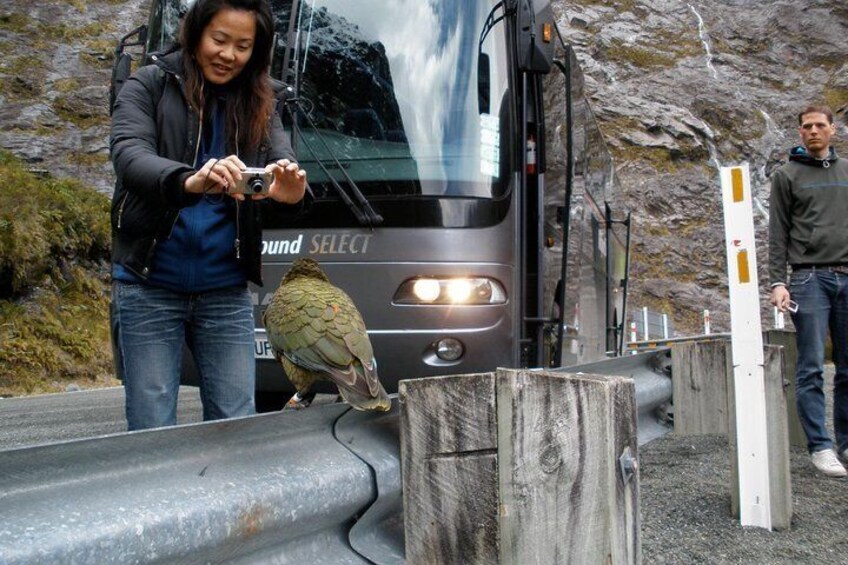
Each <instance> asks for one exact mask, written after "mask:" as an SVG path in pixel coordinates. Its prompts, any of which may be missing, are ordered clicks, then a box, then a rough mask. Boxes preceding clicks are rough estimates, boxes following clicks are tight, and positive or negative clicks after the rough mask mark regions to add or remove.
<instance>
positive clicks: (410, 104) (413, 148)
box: [279, 0, 512, 225]
mask: <svg viewBox="0 0 848 565" xmlns="http://www.w3.org/2000/svg"><path fill="white" fill-rule="evenodd" d="M493 4H494V2H490V1H489V0H475V1H469V0H450V1H442V0H439V1H436V0H429V1H423V2H422V1H421V0H391V1H387V0H357V1H355V2H354V1H353V0H305V1H303V2H301V3H300V5H299V9H298V13H297V15H296V22H297V26H296V32H295V34H293V37H294V45H292V46H291V47H292V50H291V52H290V59H291V61H290V69H289V73H288V74H287V75H283V73H280V75H279V78H281V79H283V80H284V81H285V82H288V83H290V84H293V85H294V86H295V88H296V92H297V103H296V104H294V103H290V104H289V109H290V110H291V113H292V115H293V116H294V120H293V123H294V125H295V128H294V129H295V135H294V136H293V144H294V145H295V148H296V151H297V154H298V159H299V160H300V164H301V166H303V167H304V168H306V170H307V172H308V174H309V182H310V186H311V187H312V189H313V192H314V193H315V195H316V198H317V200H318V202H319V203H320V202H321V201H322V200H328V201H332V200H337V199H338V194H337V191H336V189H334V188H333V186H332V184H331V182H330V179H329V178H328V175H329V176H331V177H333V178H334V179H335V180H336V181H337V182H338V183H339V184H340V185H341V186H342V188H344V189H345V190H349V182H348V181H347V179H346V176H347V177H349V178H350V179H352V180H353V181H354V182H355V183H356V185H357V186H358V187H359V189H360V190H361V192H362V193H363V194H364V195H365V196H366V198H368V200H369V201H370V202H372V203H373V204H375V207H377V208H378V209H379V210H380V211H381V213H382V214H383V215H384V216H388V217H387V219H388V220H389V223H390V224H395V225H397V221H392V208H394V205H393V201H399V200H400V201H403V207H404V208H405V209H406V211H407V214H408V212H409V206H415V205H416V204H415V202H416V201H417V202H420V203H421V204H420V206H422V207H423V208H428V205H427V204H425V202H426V201H428V200H429V201H433V200H450V199H488V200H499V199H503V198H504V196H506V194H507V191H508V186H509V182H508V181H509V176H510V175H509V173H508V171H509V170H511V166H510V163H509V162H508V161H509V160H510V155H511V150H510V148H509V147H507V145H508V144H509V141H507V140H509V139H511V138H512V136H511V135H510V131H508V130H510V129H511V126H510V112H509V106H508V105H509V100H508V92H509V76H508V64H507V49H506V42H505V33H504V29H503V27H504V26H503V25H499V26H495V27H494V28H493V29H491V30H490V31H489V32H488V33H485V32H484V30H486V29H487V28H486V22H487V18H488V16H489V14H490V11H491V10H492V7H493ZM280 41H282V39H281V40H280ZM293 107H294V108H293ZM340 169H343V172H342V170H340ZM345 173H346V175H345ZM430 204H432V202H431V203H430ZM430 207H432V206H430ZM398 212H400V209H398ZM426 215H427V214H425V216H426ZM462 215H463V216H464V217H468V211H466V212H465V213H463V214H462ZM443 216H444V214H440V217H442V220H443V219H444V218H443ZM407 217H409V216H407ZM423 223H424V224H429V223H430V222H428V221H426V220H424V221H423ZM437 223H439V224H442V225H444V222H442V221H439V222H437Z"/></svg>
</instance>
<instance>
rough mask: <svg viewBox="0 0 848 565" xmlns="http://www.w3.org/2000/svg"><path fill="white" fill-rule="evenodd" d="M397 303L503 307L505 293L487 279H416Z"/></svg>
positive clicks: (407, 284)
mask: <svg viewBox="0 0 848 565" xmlns="http://www.w3.org/2000/svg"><path fill="white" fill-rule="evenodd" d="M392 302H393V303H394V304H440V305H442V304H464V305H474V304H504V303H505V302H506V291H505V290H504V287H503V285H502V284H501V283H499V282H498V281H496V280H494V279H490V278H488V277H416V278H413V279H407V280H405V281H404V282H403V284H401V285H400V287H399V288H398V289H397V292H395V296H394V298H393V299H392Z"/></svg>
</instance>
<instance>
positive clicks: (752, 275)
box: [721, 164, 771, 530]
mask: <svg viewBox="0 0 848 565" xmlns="http://www.w3.org/2000/svg"><path fill="white" fill-rule="evenodd" d="M721 192H722V201H723V203H724V233H725V243H726V249H727V276H728V284H729V287H730V332H731V349H732V352H733V382H734V389H735V399H736V434H737V437H736V449H737V455H738V457H737V460H738V462H739V520H740V523H741V525H743V526H759V527H761V528H767V529H769V530H770V529H771V501H770V492H769V484H770V482H769V468H768V428H767V424H766V396H765V372H764V368H763V335H762V325H761V322H760V288H759V284H758V280H757V254H756V249H755V241H754V215H753V208H752V204H751V182H750V178H749V172H748V165H747V164H745V165H741V166H738V167H722V168H721Z"/></svg>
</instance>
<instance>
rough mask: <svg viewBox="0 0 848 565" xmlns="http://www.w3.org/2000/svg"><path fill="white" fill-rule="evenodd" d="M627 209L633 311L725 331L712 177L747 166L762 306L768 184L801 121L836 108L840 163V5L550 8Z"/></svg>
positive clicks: (845, 73) (666, 1) (843, 10)
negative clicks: (822, 107) (575, 63)
mask: <svg viewBox="0 0 848 565" xmlns="http://www.w3.org/2000/svg"><path fill="white" fill-rule="evenodd" d="M555 11H556V14H557V21H558V25H559V27H560V30H561V31H562V33H563V35H564V36H565V39H566V41H567V42H569V43H571V44H572V45H573V46H574V49H575V51H576V54H577V58H578V59H579V60H580V62H581V65H582V67H583V70H584V72H585V74H586V83H587V90H588V91H589V92H590V95H591V99H592V102H593V107H594V110H595V112H596V114H597V117H598V120H599V121H600V123H601V129H602V130H603V131H604V134H605V136H606V139H607V142H608V144H609V146H610V149H611V150H612V152H613V155H614V157H615V159H616V163H617V164H616V170H617V173H618V177H619V181H620V183H621V185H622V187H623V189H624V193H625V199H626V201H627V204H628V205H629V207H630V208H631V210H632V212H633V222H634V225H633V232H632V236H633V255H632V261H631V273H630V274H631V280H630V282H631V285H632V286H631V294H630V301H629V302H630V306H629V308H631V311H632V309H633V308H639V307H642V306H648V307H649V308H650V309H651V310H654V311H657V312H665V313H667V314H669V315H670V317H671V318H672V319H673V320H674V322H675V326H676V328H677V330H678V331H680V332H681V333H684V334H691V333H700V332H701V331H703V324H702V313H703V310H704V309H709V310H710V312H711V318H712V329H713V331H727V330H728V329H729V327H730V323H729V313H728V307H727V290H726V289H727V277H726V274H725V248H724V224H723V213H722V203H721V191H720V186H719V180H718V167H719V166H730V165H738V164H741V163H748V165H749V167H750V170H751V181H752V187H753V193H754V197H755V200H754V208H755V213H754V216H755V218H754V221H755V229H756V233H757V243H758V250H757V251H758V253H757V260H758V266H759V273H760V282H761V285H762V287H763V298H762V301H761V305H762V312H763V322H764V324H768V325H770V324H771V323H772V320H773V316H772V311H771V308H770V306H769V305H768V301H767V299H766V289H767V280H766V276H767V260H768V259H767V224H768V220H767V217H768V195H769V191H770V187H769V182H768V177H769V175H770V173H771V172H772V171H773V170H774V168H775V167H777V166H779V165H780V163H781V160H782V159H784V156H785V154H786V151H787V150H788V148H789V147H791V146H792V145H795V144H797V142H798V135H797V133H796V131H797V130H796V125H797V117H796V114H797V112H798V111H799V110H800V109H801V108H800V107H803V106H804V105H806V104H807V103H811V102H818V103H821V102H824V103H827V104H829V105H830V106H831V107H832V108H833V109H834V110H836V111H837V121H838V122H839V127H840V130H841V131H840V135H841V138H842V141H841V142H838V143H837V150H838V151H840V153H842V154H843V155H845V154H848V144H846V143H845V141H846V140H848V130H846V129H845V125H846V124H845V118H846V111H848V63H846V53H848V43H846V41H845V36H846V32H848V4H845V3H840V2H829V1H824V0H804V1H801V2H797V1H777V2H745V1H743V0H736V1H734V0H729V1H724V2H717V1H711V0H710V1H693V2H678V1H671V0H656V1H652V0H649V1H633V0H630V1H624V2H612V1H578V2H562V1H556V2H555Z"/></svg>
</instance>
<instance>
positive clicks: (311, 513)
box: [0, 404, 403, 565]
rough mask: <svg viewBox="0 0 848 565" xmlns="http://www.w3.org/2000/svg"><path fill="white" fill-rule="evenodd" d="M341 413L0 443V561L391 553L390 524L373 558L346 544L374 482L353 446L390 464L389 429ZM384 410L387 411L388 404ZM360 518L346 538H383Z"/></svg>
mask: <svg viewBox="0 0 848 565" xmlns="http://www.w3.org/2000/svg"><path fill="white" fill-rule="evenodd" d="M349 412H350V408H349V407H348V406H347V405H341V404H336V405H328V406H322V407H320V408H317V407H316V409H314V410H306V411H303V412H302V413H291V412H282V413H274V414H263V415H259V416H254V417H249V418H240V419H233V420H227V421H222V422H209V423H203V424H192V425H187V426H179V427H174V428H167V429H160V430H150V431H143V432H134V433H126V434H117V435H113V436H106V437H101V438H96V439H90V440H79V441H71V442H65V443H59V444H54V445H47V446H41V447H33V448H24V449H18V450H11V451H5V452H2V454H0V563H3V564H10V565H11V564H13V563H103V564H105V563H121V564H124V563H174V562H179V563H220V562H277V563H368V562H369V560H370V561H374V562H378V563H393V562H394V563H396V562H399V561H400V559H394V560H393V559H391V556H392V555H394V556H398V555H402V552H403V537H402V531H401V532H400V533H401V536H400V538H398V537H397V536H396V535H395V536H382V538H383V539H388V540H391V541H393V542H394V543H393V547H391V548H389V547H381V548H378V549H379V551H380V555H381V556H382V557H381V558H379V559H376V558H374V557H373V556H369V557H365V556H363V555H361V554H359V553H358V552H357V551H356V549H354V547H353V546H354V545H356V546H359V547H361V546H362V545H363V543H359V542H358V541H349V538H348V532H349V531H350V530H351V525H352V524H354V523H357V518H358V517H359V516H360V515H361V516H362V517H361V518H360V521H362V520H364V519H365V518H367V517H368V516H369V515H370V513H369V511H368V510H366V509H369V507H370V506H371V505H372V503H373V501H374V500H376V499H377V497H378V491H379V490H380V489H382V488H384V487H383V481H382V480H380V479H378V480H375V471H374V469H373V468H371V467H370V466H369V464H367V463H366V462H365V461H363V460H362V459H360V458H359V456H357V455H355V454H354V451H352V450H358V451H363V452H365V451H367V452H369V453H371V454H380V456H382V457H383V458H384V459H385V458H386V457H387V456H389V455H390V458H391V459H393V461H394V472H395V474H396V475H397V476H398V477H399V475H400V471H399V453H398V452H399V445H398V442H397V441H396V437H395V438H393V437H392V436H391V434H383V435H381V434H377V433H373V432H374V427H375V426H378V427H379V425H380V424H379V423H378V422H368V423H363V422H362V420H361V418H358V417H357V416H358V414H352V413H351V414H349ZM384 418H392V419H393V420H394V422H397V408H396V407H395V408H394V409H393V411H392V412H390V413H388V416H385V417H384ZM360 425H362V426H364V427H365V428H367V431H365V429H359V426H360ZM391 427H392V426H391V425H389V426H388V428H391ZM394 427H395V428H396V424H394ZM334 434H335V437H334ZM363 434H365V435H367V436H368V438H369V439H368V441H367V442H363V441H359V439H358V438H360V437H362V435H363ZM336 437H338V438H340V439H341V442H340V441H337V440H336ZM363 444H364V445H363ZM369 456H370V455H369ZM374 457H377V456H374ZM374 457H372V461H373V460H374ZM378 467H379V468H380V472H379V475H381V476H384V475H386V474H391V473H387V471H386V469H385V467H386V464H385V463H383V464H380V465H378ZM395 483H396V484H394V485H391V488H394V489H395V490H396V491H397V494H396V496H399V493H400V489H399V485H398V484H397V483H399V479H398V481H395ZM386 494H387V495H388V496H391V493H386ZM363 512H364V514H363ZM371 522H372V526H373V527H372V528H370V530H371V531H370V532H366V536H362V535H360V536H358V537H357V536H353V537H355V538H357V539H364V537H367V535H372V536H375V537H381V536H379V534H378V533H375V532H377V530H379V528H380V527H381V523H380V521H379V520H371ZM360 529H361V528H360Z"/></svg>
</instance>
